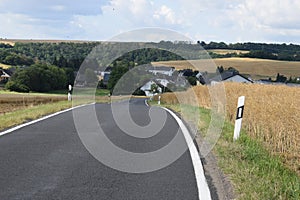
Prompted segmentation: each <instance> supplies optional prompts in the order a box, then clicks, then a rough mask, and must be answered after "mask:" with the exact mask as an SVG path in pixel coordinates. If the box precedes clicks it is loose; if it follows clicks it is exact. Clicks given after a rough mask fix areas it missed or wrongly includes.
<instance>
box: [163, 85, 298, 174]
mask: <svg viewBox="0 0 300 200" xmlns="http://www.w3.org/2000/svg"><path fill="white" fill-rule="evenodd" d="M191 90H193V92H194V93H195V94H196V96H197V97H198V102H196V101H195V100H194V99H193V98H191V97H190V96H188V94H189V93H185V92H182V93H179V94H177V95H175V94H172V93H170V94H164V95H163V96H162V99H161V100H162V102H165V103H169V104H170V103H178V102H179V101H180V102H181V103H182V102H184V103H186V104H191V105H197V104H198V105H199V106H201V107H205V108H210V107H211V97H210V95H209V89H208V87H207V86H196V87H193V88H192V89H191ZM225 91H226V113H227V114H226V115H227V116H226V117H227V119H228V120H230V121H231V122H234V120H235V115H236V106H237V99H238V97H239V96H242V95H243V96H246V101H245V111H244V118H243V128H244V129H245V130H246V131H247V134H249V135H250V136H251V137H252V138H255V139H257V140H259V141H261V142H263V144H264V145H265V147H266V148H267V149H268V150H269V151H270V152H271V153H273V154H276V155H279V156H280V157H282V158H283V161H284V162H285V164H286V165H287V166H289V167H290V168H291V169H292V170H294V171H296V172H297V173H298V174H300V145H299V144H300V134H299V133H300V98H299V97H300V90H299V88H294V87H288V86H274V85H258V84H239V83H225ZM180 96H184V98H182V99H180Z"/></svg>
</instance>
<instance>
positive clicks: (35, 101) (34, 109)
mask: <svg viewBox="0 0 300 200" xmlns="http://www.w3.org/2000/svg"><path fill="white" fill-rule="evenodd" d="M64 92H65V91H56V92H55V93H51V94H49V93H17V92H9V91H5V90H0V131H1V130H4V129H7V128H9V127H13V126H16V125H19V124H22V123H25V122H27V121H31V120H34V119H38V118H40V117H42V116H45V115H48V114H52V113H55V112H58V111H61V110H64V109H67V108H71V107H72V106H73V107H74V106H77V105H81V104H87V103H92V102H94V101H96V102H97V103H107V102H110V100H111V99H110V98H109V97H108V96H107V95H106V94H107V92H108V91H107V90H97V93H96V95H94V97H93V98H91V96H89V95H87V97H85V96H84V95H83V96H81V95H78V96H76V97H75V98H74V99H73V101H70V102H69V101H67V95H65V93H64ZM85 93H86V91H85Z"/></svg>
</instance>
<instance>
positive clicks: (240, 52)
mask: <svg viewBox="0 0 300 200" xmlns="http://www.w3.org/2000/svg"><path fill="white" fill-rule="evenodd" d="M207 51H208V52H213V53H216V54H220V55H226V54H229V53H236V54H246V53H249V52H250V51H246V50H234V49H210V50H207Z"/></svg>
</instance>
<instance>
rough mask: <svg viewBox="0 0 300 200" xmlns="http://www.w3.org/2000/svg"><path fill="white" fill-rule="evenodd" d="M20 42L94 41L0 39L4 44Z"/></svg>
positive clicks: (82, 41)
mask: <svg viewBox="0 0 300 200" xmlns="http://www.w3.org/2000/svg"><path fill="white" fill-rule="evenodd" d="M17 42H20V43H38V42H41V43H61V42H66V43H69V42H70V43H85V42H95V41H85V40H35V39H34V40H25V39H24V40H22V39H0V43H4V44H9V45H12V46H14V45H15V43H17Z"/></svg>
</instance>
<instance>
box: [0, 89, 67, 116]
mask: <svg viewBox="0 0 300 200" xmlns="http://www.w3.org/2000/svg"><path fill="white" fill-rule="evenodd" d="M64 100H66V97H65V96H53V95H51V96H46V95H45V96H43V95H32V94H0V115H3V114H5V113H8V112H13V111H15V110H20V109H24V108H28V107H33V106H37V105H41V104H48V103H55V102H58V101H64Z"/></svg>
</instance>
